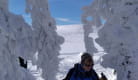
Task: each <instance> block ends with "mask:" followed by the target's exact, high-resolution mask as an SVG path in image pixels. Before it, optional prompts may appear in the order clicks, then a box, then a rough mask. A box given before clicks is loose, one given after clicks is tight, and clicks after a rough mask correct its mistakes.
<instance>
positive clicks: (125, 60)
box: [97, 0, 138, 80]
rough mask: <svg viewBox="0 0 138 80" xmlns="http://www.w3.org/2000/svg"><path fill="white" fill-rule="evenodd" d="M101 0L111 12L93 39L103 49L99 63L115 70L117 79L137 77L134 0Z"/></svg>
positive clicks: (137, 13)
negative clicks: (98, 36)
mask: <svg viewBox="0 0 138 80" xmlns="http://www.w3.org/2000/svg"><path fill="white" fill-rule="evenodd" d="M112 1H113V0H111V1H105V2H104V3H103V4H104V5H105V6H107V8H108V10H109V11H110V12H107V13H108V14H111V16H109V17H108V18H106V17H105V18H106V23H105V25H104V27H103V29H102V30H101V31H100V38H99V39H98V40H97V41H98V42H99V43H100V44H101V45H102V46H103V47H104V48H105V51H107V53H109V54H107V55H106V56H105V57H104V62H103V65H104V66H107V67H111V68H114V69H115V70H116V71H117V80H137V78H138V77H137V76H138V69H137V68H136V67H137V65H138V62H137V61H136V60H137V58H138V55H137V52H138V49H137V47H138V44H137V41H138V37H137V34H138V32H137V31H138V27H137V26H138V23H137V21H138V0H131V1H130V0H117V1H114V2H112Z"/></svg>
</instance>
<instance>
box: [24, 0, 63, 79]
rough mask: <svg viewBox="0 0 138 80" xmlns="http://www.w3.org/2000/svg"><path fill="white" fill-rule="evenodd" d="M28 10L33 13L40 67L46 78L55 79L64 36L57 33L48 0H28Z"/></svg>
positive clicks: (35, 41)
mask: <svg viewBox="0 0 138 80" xmlns="http://www.w3.org/2000/svg"><path fill="white" fill-rule="evenodd" d="M26 2H27V3H26V4H27V7H26V11H27V12H28V13H30V14H31V18H32V28H33V31H34V33H33V34H34V44H35V47H36V48H35V49H36V52H38V61H37V62H36V63H37V65H38V67H39V68H42V70H43V73H42V77H43V78H44V79H45V80H55V75H56V72H57V69H58V64H59V63H58V62H59V61H58V55H59V50H60V46H59V45H60V44H61V43H62V42H63V39H62V37H60V36H58V35H57V33H56V24H55V21H54V19H53V18H52V17H51V15H50V12H49V8H48V1H47V0H26Z"/></svg>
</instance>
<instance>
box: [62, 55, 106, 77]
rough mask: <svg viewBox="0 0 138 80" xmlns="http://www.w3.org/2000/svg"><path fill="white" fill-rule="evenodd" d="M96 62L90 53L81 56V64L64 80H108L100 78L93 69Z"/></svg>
mask: <svg viewBox="0 0 138 80" xmlns="http://www.w3.org/2000/svg"><path fill="white" fill-rule="evenodd" d="M93 66H94V62H93V59H92V56H91V55H90V54H89V53H84V54H83V55H82V56H81V63H77V64H75V65H74V67H73V68H71V69H70V70H69V72H68V74H67V76H66V77H65V78H64V79H63V80H107V78H106V77H105V76H104V78H106V79H103V78H100V79H99V77H98V75H97V73H96V72H95V70H94V69H93Z"/></svg>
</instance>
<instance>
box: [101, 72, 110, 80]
mask: <svg viewBox="0 0 138 80" xmlns="http://www.w3.org/2000/svg"><path fill="white" fill-rule="evenodd" d="M100 80H108V79H107V77H106V76H105V75H104V74H103V73H101V78H100Z"/></svg>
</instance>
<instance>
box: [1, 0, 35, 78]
mask: <svg viewBox="0 0 138 80" xmlns="http://www.w3.org/2000/svg"><path fill="white" fill-rule="evenodd" d="M17 21H18V22H17ZM30 30H31V28H29V26H28V24H26V23H25V21H24V20H23V18H22V17H21V16H19V15H14V14H12V13H10V12H9V11H8V0H0V37H1V38H0V63H1V64H0V79H1V80H24V79H26V80H34V77H33V76H32V75H31V74H30V73H29V72H28V70H26V69H24V68H21V67H20V65H19V61H18V57H19V56H21V57H23V58H24V59H31V56H32V54H31V51H32V50H31V49H32V46H31V43H30V42H31V41H29V37H30V36H31V34H30V32H31V31H30ZM26 46H27V47H26Z"/></svg>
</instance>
